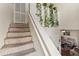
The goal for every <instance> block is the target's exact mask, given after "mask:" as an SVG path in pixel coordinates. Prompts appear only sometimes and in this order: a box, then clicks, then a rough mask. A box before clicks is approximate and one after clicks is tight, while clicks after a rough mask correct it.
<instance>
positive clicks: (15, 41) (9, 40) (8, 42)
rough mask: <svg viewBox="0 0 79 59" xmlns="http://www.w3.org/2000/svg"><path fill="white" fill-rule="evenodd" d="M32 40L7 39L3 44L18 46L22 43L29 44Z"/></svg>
mask: <svg viewBox="0 0 79 59" xmlns="http://www.w3.org/2000/svg"><path fill="white" fill-rule="evenodd" d="M31 40H32V39H31V38H24V39H12V40H11V39H7V40H5V44H18V43H19V44H20V43H24V42H26V43H27V42H30V41H31Z"/></svg>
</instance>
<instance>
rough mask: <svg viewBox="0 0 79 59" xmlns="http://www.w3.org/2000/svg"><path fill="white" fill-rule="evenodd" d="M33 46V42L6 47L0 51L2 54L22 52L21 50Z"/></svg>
mask: <svg viewBox="0 0 79 59" xmlns="http://www.w3.org/2000/svg"><path fill="white" fill-rule="evenodd" d="M31 48H33V43H30V44H27V45H23V46H19V47H14V48H5V49H3V50H1V51H0V55H6V54H11V53H16V52H20V51H23V50H27V49H31Z"/></svg>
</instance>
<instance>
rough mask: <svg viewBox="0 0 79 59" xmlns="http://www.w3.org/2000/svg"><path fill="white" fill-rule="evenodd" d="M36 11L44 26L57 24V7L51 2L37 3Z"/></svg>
mask: <svg viewBox="0 0 79 59" xmlns="http://www.w3.org/2000/svg"><path fill="white" fill-rule="evenodd" d="M36 8H37V13H36V15H37V16H39V17H40V23H41V25H42V26H44V27H56V26H58V25H59V22H58V14H57V8H56V6H55V5H54V4H52V3H43V4H40V3H37V4H36Z"/></svg>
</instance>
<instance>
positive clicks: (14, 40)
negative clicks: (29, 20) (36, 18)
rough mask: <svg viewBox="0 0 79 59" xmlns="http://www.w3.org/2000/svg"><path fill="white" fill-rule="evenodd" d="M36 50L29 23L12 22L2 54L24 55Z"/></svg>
mask: <svg viewBox="0 0 79 59" xmlns="http://www.w3.org/2000/svg"><path fill="white" fill-rule="evenodd" d="M32 52H35V48H34V45H33V41H32V36H31V32H30V29H29V25H28V24H25V23H12V24H10V27H9V30H8V33H7V36H6V38H5V44H4V46H3V47H2V49H0V55H4V56H24V55H27V54H30V53H32Z"/></svg>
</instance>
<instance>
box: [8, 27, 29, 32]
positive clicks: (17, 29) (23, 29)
mask: <svg viewBox="0 0 79 59" xmlns="http://www.w3.org/2000/svg"><path fill="white" fill-rule="evenodd" d="M9 31H10V32H11V31H30V29H29V28H22V29H19V28H10V29H9Z"/></svg>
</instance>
